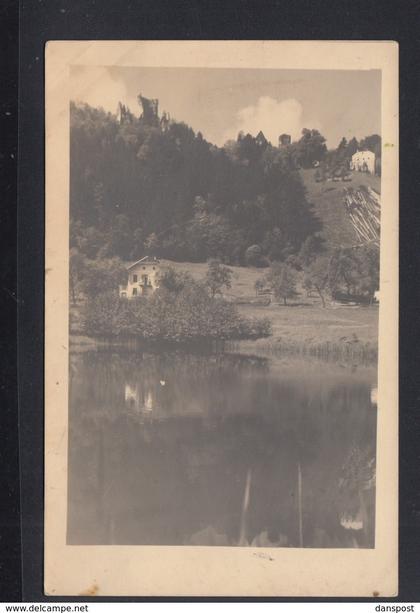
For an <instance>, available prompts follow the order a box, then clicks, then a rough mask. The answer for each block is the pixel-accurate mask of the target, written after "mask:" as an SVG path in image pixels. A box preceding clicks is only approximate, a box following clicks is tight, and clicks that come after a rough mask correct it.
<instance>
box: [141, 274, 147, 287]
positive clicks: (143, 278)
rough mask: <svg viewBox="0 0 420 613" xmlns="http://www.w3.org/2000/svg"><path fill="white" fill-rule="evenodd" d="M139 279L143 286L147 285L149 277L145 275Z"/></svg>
mask: <svg viewBox="0 0 420 613" xmlns="http://www.w3.org/2000/svg"><path fill="white" fill-rule="evenodd" d="M141 278H142V281H143V284H144V285H147V284H148V282H149V277H148V276H147V275H142V276H141Z"/></svg>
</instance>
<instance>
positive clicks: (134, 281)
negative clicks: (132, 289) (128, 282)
mask: <svg viewBox="0 0 420 613" xmlns="http://www.w3.org/2000/svg"><path fill="white" fill-rule="evenodd" d="M133 283H137V275H133Z"/></svg>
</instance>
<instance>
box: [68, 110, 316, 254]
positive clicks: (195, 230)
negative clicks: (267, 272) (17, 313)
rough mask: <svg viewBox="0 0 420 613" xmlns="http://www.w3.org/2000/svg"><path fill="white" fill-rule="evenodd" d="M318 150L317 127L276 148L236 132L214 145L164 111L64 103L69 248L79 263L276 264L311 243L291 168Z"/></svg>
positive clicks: (307, 210) (310, 225) (312, 224)
mask: <svg viewBox="0 0 420 613" xmlns="http://www.w3.org/2000/svg"><path fill="white" fill-rule="evenodd" d="M326 154H327V147H326V144H325V139H324V138H323V136H322V135H321V134H320V133H319V132H318V131H316V130H306V129H305V130H303V133H302V137H301V139H300V140H299V141H296V142H295V143H293V144H290V145H288V146H285V147H273V146H272V145H271V144H270V143H268V142H267V140H266V139H265V137H264V135H263V134H262V133H260V134H259V135H258V136H257V137H252V136H251V135H249V134H246V135H244V134H242V133H240V134H239V135H238V138H237V140H236V141H229V142H227V143H226V144H225V146H224V147H222V148H219V147H216V146H214V145H212V144H210V143H208V142H207V141H206V140H205V139H204V138H203V136H202V134H201V133H200V132H198V133H197V134H195V133H194V131H193V130H192V129H191V128H189V127H188V126H187V125H186V124H184V123H179V122H176V121H172V120H169V118H168V117H167V116H166V115H165V114H164V115H163V117H162V118H160V117H158V116H157V114H155V115H154V114H153V113H148V114H147V115H146V114H145V113H143V114H142V115H141V116H140V117H139V118H136V117H135V116H134V115H133V114H132V113H131V112H129V111H128V110H126V112H125V113H124V114H120V116H119V117H118V118H117V116H116V115H112V114H110V113H106V112H105V111H103V110H102V109H96V108H92V107H90V106H88V105H76V104H74V103H72V104H71V140H70V161H71V184H70V206H71V220H72V221H71V236H70V241H71V247H73V248H76V249H78V251H79V252H81V253H83V254H84V255H85V256H86V257H88V258H96V257H101V258H105V257H106V258H109V257H114V256H117V257H120V258H122V259H123V260H133V259H136V258H139V257H141V256H142V255H144V254H145V253H148V254H151V255H158V256H160V257H164V258H168V259H173V260H179V261H206V260H207V259H208V258H211V257H217V258H220V259H221V260H222V261H224V262H226V263H230V264H253V265H259V264H261V265H266V264H268V263H269V261H273V260H284V259H286V258H287V257H288V256H290V255H293V254H297V253H298V252H299V251H300V249H301V248H302V245H306V248H307V243H308V240H309V242H310V243H311V245H313V246H315V245H316V244H318V246H319V241H318V242H317V241H316V240H313V239H312V237H314V235H316V234H317V233H318V232H319V230H320V224H319V221H318V220H317V218H316V217H315V216H314V214H313V211H312V208H311V205H310V203H309V202H308V201H307V197H306V194H305V189H304V186H303V183H302V180H301V178H300V175H299V172H298V169H299V168H301V167H306V168H308V167H312V166H313V163H314V162H315V161H317V160H322V159H324V158H325V156H326Z"/></svg>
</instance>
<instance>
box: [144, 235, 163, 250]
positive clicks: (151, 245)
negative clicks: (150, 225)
mask: <svg viewBox="0 0 420 613" xmlns="http://www.w3.org/2000/svg"><path fill="white" fill-rule="evenodd" d="M159 245H160V243H159V239H158V237H157V236H156V233H155V232H152V233H151V234H149V236H148V237H147V238H146V240H145V241H144V248H145V249H146V251H147V254H148V255H157V254H158V251H159Z"/></svg>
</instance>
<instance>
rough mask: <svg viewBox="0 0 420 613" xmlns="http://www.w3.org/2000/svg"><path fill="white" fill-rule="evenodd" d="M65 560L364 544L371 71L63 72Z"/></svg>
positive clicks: (374, 111) (370, 497)
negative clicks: (66, 188) (69, 555)
mask: <svg viewBox="0 0 420 613" xmlns="http://www.w3.org/2000/svg"><path fill="white" fill-rule="evenodd" d="M70 81H71V91H72V97H73V98H72V100H71V102H70V242H69V249H70V277H69V294H70V321H69V325H70V330H69V332H70V370H69V373H70V374H69V378H70V379H69V381H70V391H69V466H68V471H69V482H68V526H67V542H68V544H72V545H79V544H84V545H90V544H96V545H115V544H124V545H200V546H217V545H219V546H231V547H247V546H252V547H317V548H318V547H336V548H344V547H367V548H372V547H374V545H375V471H376V411H377V368H376V367H377V352H378V309H379V305H380V286H379V249H380V218H381V215H380V212H381V73H380V71H377V70H376V71H375V70H372V71H347V70H342V71H305V70H264V69H259V70H247V69H242V70H241V69H207V70H206V69H199V70H196V69H193V68H187V69H176V68H175V69H171V68H167V69H159V68H157V69H154V68H150V69H148V68H136V67H130V68H121V67H106V66H104V67H94V68H93V69H92V68H90V67H79V66H77V65H76V66H72V67H71V72H70Z"/></svg>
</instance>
